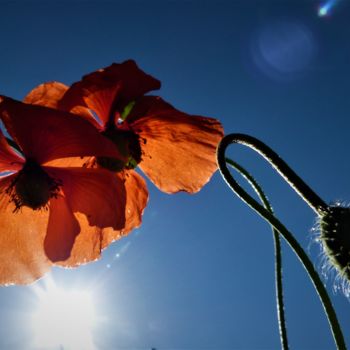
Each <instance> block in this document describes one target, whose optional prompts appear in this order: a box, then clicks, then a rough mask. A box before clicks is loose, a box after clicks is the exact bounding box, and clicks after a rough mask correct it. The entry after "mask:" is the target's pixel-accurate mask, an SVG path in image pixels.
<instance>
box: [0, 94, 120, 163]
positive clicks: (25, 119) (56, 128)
mask: <svg viewBox="0 0 350 350" xmlns="http://www.w3.org/2000/svg"><path fill="white" fill-rule="evenodd" d="M0 118H1V119H2V120H3V122H4V124H5V126H6V128H7V130H8V132H9V133H10V135H11V136H12V137H13V139H14V140H15V141H16V142H17V143H18V145H19V146H20V147H21V149H22V150H23V152H24V154H25V155H26V157H30V158H33V159H34V160H36V161H37V162H39V163H44V162H47V161H50V160H53V159H57V158H65V157H75V156H92V155H96V156H106V157H113V158H117V159H123V157H122V156H121V155H120V154H119V152H118V151H117V149H116V147H115V145H114V144H113V142H112V141H110V140H108V139H107V138H105V137H104V136H102V135H101V134H100V133H99V132H98V131H97V130H96V129H95V128H94V127H93V126H92V125H91V124H90V123H89V122H87V121H86V120H84V119H83V118H77V117H76V116H75V115H73V114H71V113H67V112H62V111H58V110H55V109H52V108H47V107H42V106H38V105H29V104H26V103H22V102H19V101H16V100H13V99H10V98H5V97H4V99H3V101H2V103H1V104H0Z"/></svg>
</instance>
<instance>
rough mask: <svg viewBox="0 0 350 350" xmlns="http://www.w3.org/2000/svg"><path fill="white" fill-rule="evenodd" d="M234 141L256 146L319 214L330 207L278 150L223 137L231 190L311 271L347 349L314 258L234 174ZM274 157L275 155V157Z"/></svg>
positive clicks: (221, 157)
mask: <svg viewBox="0 0 350 350" xmlns="http://www.w3.org/2000/svg"><path fill="white" fill-rule="evenodd" d="M231 143H240V144H243V145H247V146H248V147H250V148H253V149H254V150H256V151H257V152H258V153H260V154H261V155H263V157H264V158H265V159H267V160H268V161H269V162H270V163H271V164H272V165H273V166H274V168H276V169H277V171H278V172H279V173H280V174H281V175H282V176H283V177H284V178H285V179H286V180H287V181H288V183H289V184H290V185H291V186H292V187H293V188H294V189H295V190H296V191H297V192H298V193H299V194H300V195H301V196H302V198H303V199H304V200H306V201H307V203H308V204H309V205H310V206H311V207H312V208H313V209H314V210H315V211H316V212H317V213H318V214H320V213H322V211H323V210H327V205H326V204H325V203H324V202H323V201H322V200H321V199H320V198H319V197H318V196H317V195H316V194H315V193H314V192H313V191H312V190H311V189H310V188H309V187H308V186H307V185H306V184H305V183H304V182H303V181H302V180H301V179H300V178H299V177H298V176H297V175H296V174H295V173H294V171H293V170H292V169H291V168H289V166H288V165H287V164H286V163H285V162H284V161H283V160H282V159H280V158H279V156H278V155H277V154H276V153H275V152H273V151H272V150H271V149H270V148H269V147H267V146H266V145H265V144H263V143H262V142H261V141H259V140H257V139H255V138H253V137H250V136H247V135H242V134H231V135H227V136H225V137H224V138H223V139H222V140H221V142H220V144H219V146H218V150H217V162H218V165H219V169H220V172H221V175H222V176H223V178H224V179H225V181H226V183H227V184H228V186H229V187H230V188H231V190H232V191H233V192H235V193H236V195H237V196H238V197H239V198H241V199H242V200H243V201H244V202H245V203H246V204H247V205H249V206H250V207H251V208H252V209H254V210H255V211H256V212H257V213H258V214H259V215H260V216H261V217H262V218H264V219H265V220H266V221H267V222H268V223H269V224H270V225H272V226H273V227H274V228H275V229H276V230H277V231H278V232H279V233H280V234H281V235H282V236H283V238H284V239H285V240H286V241H287V243H288V244H289V245H290V247H291V248H292V250H293V251H294V252H295V254H296V255H297V257H298V258H299V260H300V262H301V263H302V265H303V266H304V268H305V270H306V271H307V273H308V275H309V277H310V279H311V281H312V283H313V285H314V287H315V289H316V291H317V293H318V295H319V297H320V300H321V302H322V305H323V308H324V310H325V313H326V315H327V318H328V321H329V324H330V327H331V330H332V334H333V337H334V341H335V343H336V345H337V348H338V349H339V350H344V349H346V345H345V340H344V336H343V333H342V331H341V328H340V325H339V322H338V319H337V315H336V313H335V310H334V308H333V305H332V302H331V300H330V298H329V295H328V293H327V291H326V288H325V287H324V285H323V283H322V281H321V279H320V276H319V275H318V273H317V272H316V270H315V268H314V266H313V264H312V262H311V261H310V259H309V258H308V256H307V255H306V253H305V252H304V250H303V249H302V247H301V246H300V245H299V243H298V242H297V240H296V239H295V238H294V236H293V235H292V234H291V233H290V232H289V231H288V230H287V228H286V227H285V226H284V225H283V224H282V223H281V222H280V221H279V220H278V219H277V218H276V217H275V216H274V215H272V214H271V213H270V212H269V211H268V210H267V209H265V208H264V207H263V206H262V205H260V204H259V203H258V202H257V201H256V200H255V199H254V198H252V197H251V196H250V195H249V194H248V193H247V192H246V191H245V190H244V189H243V188H241V186H240V185H239V184H238V183H237V182H236V181H235V180H234V178H233V177H232V175H231V173H230V171H229V169H228V167H227V165H226V159H225V152H226V149H227V147H228V146H229V145H230V144H231ZM260 148H262V149H260ZM271 158H273V160H272V159H271ZM286 174H287V175H286ZM291 179H292V180H291ZM305 193H306V194H307V199H306V198H305V197H304V195H305Z"/></svg>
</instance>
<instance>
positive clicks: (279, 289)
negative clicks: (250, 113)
mask: <svg viewBox="0 0 350 350" xmlns="http://www.w3.org/2000/svg"><path fill="white" fill-rule="evenodd" d="M226 162H227V163H228V164H230V166H231V167H233V168H234V169H236V170H237V171H238V172H239V173H240V174H241V175H242V176H243V177H244V178H245V179H246V180H247V182H248V183H249V184H250V185H251V186H252V188H253V189H254V191H255V192H256V194H257V195H258V196H259V198H260V201H261V202H262V203H263V204H264V206H265V208H266V209H267V210H268V211H269V212H270V213H271V214H273V209H272V206H271V204H270V202H269V201H268V199H267V197H266V195H265V193H264V191H263V190H262V188H261V186H260V185H259V184H258V183H257V181H256V180H255V179H254V177H253V176H252V175H251V174H250V173H249V172H248V171H247V170H246V169H244V168H243V167H242V166H240V165H239V164H238V163H236V162H234V161H233V160H232V159H229V158H226ZM272 233H273V240H274V245H275V283H276V299H277V300H276V301H277V316H278V326H279V332H280V339H281V345H282V349H283V350H288V349H289V346H288V337H287V327H286V318H285V313H284V301H283V284H282V256H281V241H280V237H279V232H278V231H277V230H276V229H275V228H274V227H273V226H272Z"/></svg>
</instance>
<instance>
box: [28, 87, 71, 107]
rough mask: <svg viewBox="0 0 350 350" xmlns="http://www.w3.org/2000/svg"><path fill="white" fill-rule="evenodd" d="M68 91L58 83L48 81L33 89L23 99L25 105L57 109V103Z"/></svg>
mask: <svg viewBox="0 0 350 350" xmlns="http://www.w3.org/2000/svg"><path fill="white" fill-rule="evenodd" d="M67 90H68V86H67V85H64V84H62V83H60V82H58V81H50V82H47V83H43V84H40V85H39V86H37V87H35V88H34V89H33V90H32V91H30V92H29V94H28V95H27V96H26V97H25V98H24V100H23V101H24V102H25V103H29V104H31V105H39V106H45V107H50V108H55V109H57V108H58V106H57V105H58V102H59V101H60V100H61V98H62V97H63V95H64V94H65V93H66V91H67Z"/></svg>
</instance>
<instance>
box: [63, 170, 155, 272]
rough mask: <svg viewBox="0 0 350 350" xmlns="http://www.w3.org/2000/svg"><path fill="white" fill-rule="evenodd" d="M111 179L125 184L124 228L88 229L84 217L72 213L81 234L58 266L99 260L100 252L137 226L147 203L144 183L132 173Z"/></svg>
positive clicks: (125, 173) (131, 171)
mask: <svg viewBox="0 0 350 350" xmlns="http://www.w3.org/2000/svg"><path fill="white" fill-rule="evenodd" d="M115 176H117V177H120V178H121V179H123V180H124V181H125V189H126V195H127V199H126V208H125V215H126V222H125V228H124V229H122V230H114V229H113V228H104V229H100V228H98V227H96V226H90V225H89V222H88V220H87V218H86V216H85V215H82V214H81V213H75V216H76V218H77V219H78V221H79V224H80V227H81V232H80V234H79V235H78V236H77V237H76V240H75V242H74V246H73V249H72V251H71V255H70V257H69V258H68V259H67V260H65V261H61V262H60V263H59V265H61V266H64V267H74V266H78V265H81V264H86V263H88V262H90V261H94V260H97V259H99V258H100V257H101V252H102V250H103V249H104V248H106V247H107V246H108V245H109V244H111V243H112V242H114V241H116V240H118V239H120V238H122V237H124V236H125V235H126V234H127V233H129V232H130V231H131V230H132V229H134V228H136V227H138V226H140V224H141V217H142V213H143V210H144V208H145V206H146V204H147V200H148V191H147V187H146V182H145V180H144V179H143V178H142V177H141V176H140V175H139V174H137V173H136V172H135V171H133V170H130V171H125V172H124V173H117V174H115Z"/></svg>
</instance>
